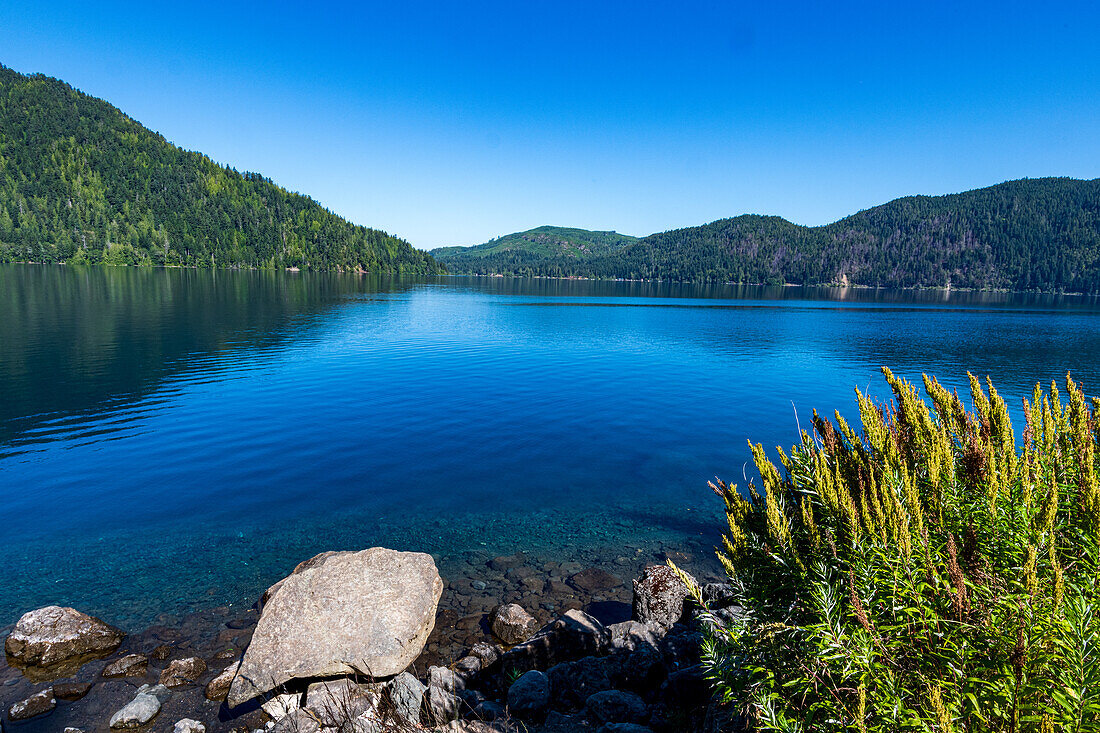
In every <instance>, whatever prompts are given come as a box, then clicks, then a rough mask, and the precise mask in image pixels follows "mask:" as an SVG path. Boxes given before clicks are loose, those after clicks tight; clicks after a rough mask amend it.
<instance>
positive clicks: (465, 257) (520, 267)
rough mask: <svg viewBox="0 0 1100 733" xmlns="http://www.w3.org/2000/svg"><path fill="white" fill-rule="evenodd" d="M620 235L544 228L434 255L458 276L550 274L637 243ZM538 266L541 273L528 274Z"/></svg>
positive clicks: (443, 250)
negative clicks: (555, 270) (505, 271)
mask: <svg viewBox="0 0 1100 733" xmlns="http://www.w3.org/2000/svg"><path fill="white" fill-rule="evenodd" d="M637 241H638V238H637V237H631V236H629V235H627V234H619V233H618V232H598V231H589V230H588V229H568V228H565V227H554V226H541V227H536V228H534V229H529V230H527V231H525V232H516V233H514V234H507V235H505V236H503V237H497V238H496V239H492V240H490V241H488V242H486V243H485V244H478V245H475V246H473V247H439V248H438V249H433V250H431V255H432V256H433V257H435V258H436V259H437V260H439V261H440V262H442V263H443V264H444V265H446V267H447V269H448V270H450V271H451V272H455V273H475V274H476V273H481V274H484V273H493V272H499V271H502V270H507V271H508V272H509V274H515V275H530V274H549V273H550V272H551V271H553V270H554V269H561V268H568V267H570V266H571V264H574V263H576V262H578V261H581V260H589V259H591V258H593V257H599V256H601V255H606V254H610V253H612V252H614V251H616V250H619V249H622V248H623V247H625V246H627V245H629V244H633V243H634V242H637ZM531 266H537V267H538V268H540V270H541V272H540V273H534V272H529V271H526V270H525V268H528V267H531Z"/></svg>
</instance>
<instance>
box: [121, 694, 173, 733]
mask: <svg viewBox="0 0 1100 733" xmlns="http://www.w3.org/2000/svg"><path fill="white" fill-rule="evenodd" d="M170 694H171V693H170V692H168V688H166V687H164V686H163V685H142V686H141V687H139V688H138V691H137V694H136V695H134V699H133V700H131V701H130V702H129V703H127V704H126V706H125V707H124V708H122V709H121V710H119V711H118V712H117V713H115V714H114V715H113V716H111V723H110V726H111V727H112V728H138V727H140V726H143V725H145V724H146V723H148V722H149V721H150V720H152V719H153V718H155V717H157V713H159V712H160V706H161V704H162V703H164V702H165V701H166V700H167V699H168V696H169V695H170Z"/></svg>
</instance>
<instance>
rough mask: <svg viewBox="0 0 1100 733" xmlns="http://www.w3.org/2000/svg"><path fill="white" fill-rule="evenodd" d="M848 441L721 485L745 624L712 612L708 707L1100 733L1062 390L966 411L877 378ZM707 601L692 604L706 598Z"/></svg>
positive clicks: (1082, 415)
mask: <svg viewBox="0 0 1100 733" xmlns="http://www.w3.org/2000/svg"><path fill="white" fill-rule="evenodd" d="M883 371H884V373H885V375H886V379H887V381H888V382H889V384H890V387H891V388H892V390H893V397H894V399H893V401H892V402H891V404H889V405H878V404H875V403H874V402H873V401H872V400H871V399H869V398H868V397H866V396H865V395H863V394H860V393H859V392H858V390H857V394H856V396H857V402H858V405H859V414H860V419H861V423H862V430H861V431H860V432H857V431H856V430H853V429H852V428H851V427H850V426H849V425H848V424H847V423H846V422H845V421H844V419H843V418H842V417H841V416H840V415H839V414H836V416H835V422H830V421H828V420H826V419H823V418H821V417H820V416H818V415H817V414H816V413H815V415H814V420H813V424H814V430H813V434H812V435H811V434H809V433H805V432H804V433H803V434H802V436H801V442H800V444H799V445H797V446H795V447H794V448H793V449H792V450H791V452H790V455H789V456H787V455H785V454H783V452H782V451H780V455H781V456H782V461H781V462H782V464H783V467H784V470H783V471H782V472H781V471H780V470H779V468H777V467H776V466H775V465H774V464H772V462H771V461H770V460H769V459H768V458H767V457H766V455H765V453H764V450H763V447H762V446H760V445H756V446H752V449H753V454H754V458H755V462H756V465H757V468H758V470H759V472H760V476H761V483H762V487H761V490H758V489H757V487H756V486H750V487H749V498H748V499H745V498H742V497H741V496H740V495H739V494H738V492H737V490H736V487H734V486H729V485H726V484H725V483H723V482H721V481H718V482H717V483H714V484H712V487H713V488H714V490H715V491H716V492H717V493H718V494H720V495H721V496H722V498H723V499H724V501H725V506H726V515H727V518H728V532H727V533H726V535H725V537H724V538H723V546H722V549H721V550H720V552H719V558H720V559H721V561H722V563H723V564H724V566H725V567H726V570H727V572H728V573H729V576H730V578H731V580H732V582H733V584H734V586H735V588H736V591H737V594H738V595H739V602H740V604H741V605H742V606H743V608H744V609H745V612H746V613H745V615H744V616H743V617H738V618H737V619H735V620H732V621H730V620H724V619H723V617H722V616H721V615H719V614H718V613H709V614H708V619H709V621H710V623H709V624H708V627H709V629H710V630H709V632H708V639H707V643H706V645H705V659H706V662H707V665H708V668H709V672H710V676H711V678H712V679H713V680H714V682H715V684H716V689H717V691H718V694H719V695H720V697H721V699H722V700H723V701H724V702H725V703H727V704H732V705H737V706H743V707H744V708H745V709H746V711H747V712H748V713H749V714H750V715H751V716H752V717H753V718H754V719H755V721H756V725H757V726H758V728H759V729H760V730H766V731H861V732H866V731H881V732H883V733H886V732H887V731H940V732H945V731H1042V732H1044V733H1045V732H1047V731H1056V730H1058V731H1098V730H1100V614H1098V604H1100V588H1098V584H1097V578H1098V572H1100V566H1098V563H1100V481H1098V477H1097V471H1096V461H1095V456H1096V452H1097V441H1098V439H1100V434H1098V424H1097V420H1096V416H1095V415H1094V412H1093V408H1094V407H1095V406H1096V404H1097V403H1096V401H1095V400H1094V401H1093V404H1092V406H1091V407H1090V405H1089V404H1088V403H1087V402H1086V399H1085V396H1084V394H1083V393H1082V391H1081V389H1080V387H1079V386H1078V385H1076V384H1075V383H1074V382H1073V381H1072V380H1071V379H1069V378H1068V377H1067V388H1068V400H1066V401H1063V399H1062V398H1061V397H1060V396H1059V393H1058V389H1057V385H1051V389H1050V392H1049V394H1044V393H1043V392H1042V391H1041V390H1040V388H1039V387H1036V389H1035V392H1034V395H1033V397H1032V399H1031V400H1030V401H1028V400H1025V401H1024V406H1023V410H1024V414H1025V418H1026V427H1025V429H1024V431H1023V436H1024V445H1023V446H1022V448H1021V449H1019V450H1018V449H1017V446H1016V439H1015V436H1014V433H1013V429H1012V424H1011V422H1010V420H1009V413H1008V409H1007V407H1006V405H1005V403H1004V401H1003V399H1002V398H1001V397H1000V396H999V395H998V394H997V392H996V390H995V389H994V388H993V385H992V384H987V386H988V389H987V388H986V386H985V385H982V384H981V383H980V382H979V381H978V380H977V379H975V378H974V377H973V376H971V378H970V393H971V394H970V396H971V401H972V403H973V404H974V411H973V412H968V411H967V410H966V409H965V408H964V406H963V403H962V401H961V400H960V399H959V397H958V395H957V394H954V393H950V392H948V390H947V389H945V388H944V387H943V386H942V385H940V384H939V383H938V382H937V381H936V380H935V379H932V378H928V377H925V378H924V387H925V391H926V393H927V395H928V397H929V398H930V400H931V405H929V404H928V403H927V402H926V401H925V400H924V399H922V398H921V397H920V396H919V395H918V393H917V390H916V389H915V388H914V387H913V386H912V385H911V384H909V383H908V382H905V381H904V380H900V379H896V378H895V377H894V376H893V375H892V374H891V373H890V372H889V370H886V369H884V370H883ZM700 601H701V598H700Z"/></svg>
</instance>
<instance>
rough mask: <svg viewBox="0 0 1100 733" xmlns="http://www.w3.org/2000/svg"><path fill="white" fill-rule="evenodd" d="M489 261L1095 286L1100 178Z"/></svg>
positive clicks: (708, 278)
mask: <svg viewBox="0 0 1100 733" xmlns="http://www.w3.org/2000/svg"><path fill="white" fill-rule="evenodd" d="M444 261H445V262H446V263H447V264H448V265H449V262H448V261H447V260H446V259H445V260H444ZM479 266H480V267H481V268H482V269H481V270H479V271H480V272H484V273H486V274H489V273H501V274H523V275H546V276H579V277H595V278H626V279H636V280H672V281H694V282H740V283H772V284H777V283H799V284H826V283H848V284H853V285H867V286H889V287H947V286H950V287H957V288H977V289H982V288H987V289H992V288H1003V289H1012V290H1047V291H1055V290H1061V291H1065V292H1088V293H1096V292H1100V179H1094V180H1091V181H1082V180H1077V179H1071V178H1037V179H1022V180H1018V181H1009V182H1006V183H1001V184H998V185H995V186H990V187H988V188H981V189H976V190H973V191H967V192H965V193H959V194H951V195H947V196H908V197H905V198H900V199H896V200H894V201H891V202H889V203H886V204H883V205H881V206H876V207H874V208H871V209H867V210H865V211H861V212H859V213H857V214H853V215H852V216H849V217H846V218H844V219H841V220H840V221H837V222H834V223H832V224H827V225H824V226H819V227H805V226H799V225H797V224H792V223H791V222H789V221H787V220H786V219H783V218H781V217H778V216H759V215H754V214H746V215H743V216H738V217H734V218H731V219H721V220H718V221H715V222H711V223H710V224H705V225H703V226H697V227H688V228H685V229H675V230H672V231H667V232H662V233H659V234H652V235H650V236H648V237H645V238H644V239H641V240H639V241H638V242H635V243H633V244H628V245H626V246H624V247H621V248H619V249H616V250H614V251H612V252H607V253H604V254H594V255H592V256H585V257H576V258H572V259H569V260H555V261H553V262H548V261H545V260H544V259H540V258H532V257H529V256H527V255H525V254H522V253H520V254H516V253H513V254H512V257H511V260H510V261H509V260H503V259H499V258H498V259H489V258H486V259H485V260H484V262H483V263H479ZM490 268H491V269H490Z"/></svg>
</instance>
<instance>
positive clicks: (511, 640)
mask: <svg viewBox="0 0 1100 733" xmlns="http://www.w3.org/2000/svg"><path fill="white" fill-rule="evenodd" d="M491 625H492V628H493V633H494V634H496V637H497V638H498V639H500V640H501V641H503V642H504V643H505V644H520V643H522V642H524V641H527V639H529V638H530V637H531V635H532V634H534V633H535V631H537V630H538V621H536V620H535V617H534V616H532V615H531V614H529V613H527V611H525V610H523V607H522V606H519V605H517V604H515V603H507V604H505V605H503V606H499V607H498V608H497V609H496V611H494V612H493V615H492V624H491Z"/></svg>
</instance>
